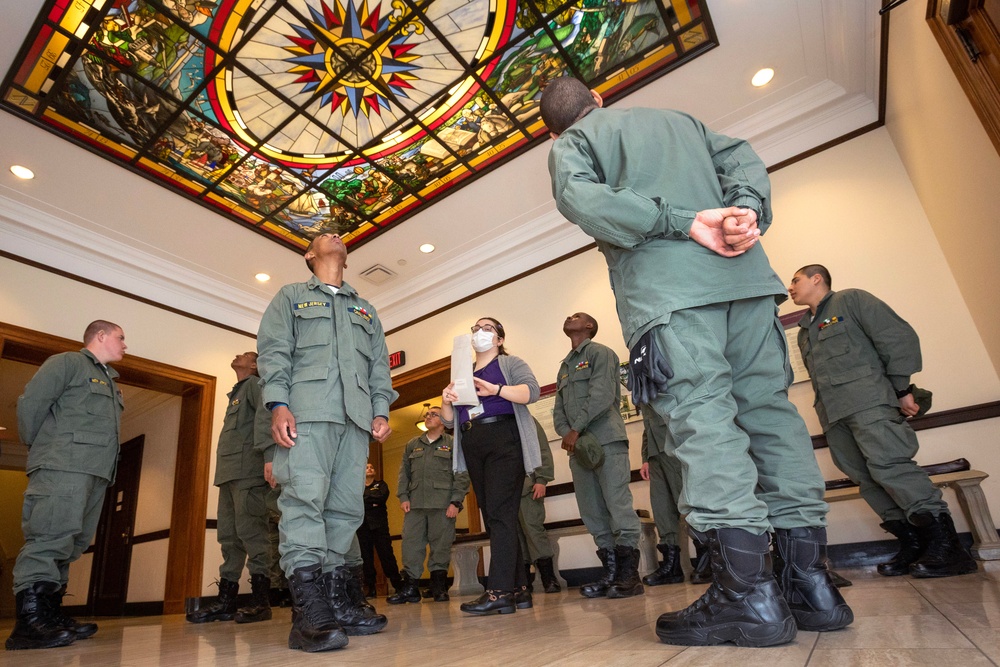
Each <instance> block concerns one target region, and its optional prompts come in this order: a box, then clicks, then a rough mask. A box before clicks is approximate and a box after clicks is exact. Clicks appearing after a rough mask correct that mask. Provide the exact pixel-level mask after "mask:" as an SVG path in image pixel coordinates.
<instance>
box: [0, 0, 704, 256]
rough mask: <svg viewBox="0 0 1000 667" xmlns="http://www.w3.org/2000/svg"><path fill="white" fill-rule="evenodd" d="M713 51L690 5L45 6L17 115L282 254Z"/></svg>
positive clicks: (304, 0)
mask: <svg viewBox="0 0 1000 667" xmlns="http://www.w3.org/2000/svg"><path fill="white" fill-rule="evenodd" d="M715 44H716V40H715V35H714V31H713V29H712V25H711V21H710V19H709V16H708V14H707V11H706V9H705V6H704V0H50V1H49V2H48V3H47V4H46V6H45V7H44V8H43V10H42V12H41V16H40V19H39V21H38V23H37V24H36V27H35V30H34V32H33V33H32V34H30V35H28V36H27V38H26V43H25V46H24V48H23V49H22V51H21V54H22V55H21V59H20V60H19V61H18V62H15V63H14V65H13V67H12V68H11V70H10V72H8V74H7V77H6V79H5V80H4V83H3V87H2V90H0V105H2V106H3V108H4V109H5V110H7V111H9V112H11V113H16V114H19V115H21V116H23V117H25V118H27V119H29V120H31V121H32V122H35V123H38V124H40V125H41V126H43V127H45V128H46V129H49V130H50V131H53V132H56V133H58V134H60V135H62V136H64V137H66V138H68V139H70V140H72V141H75V142H77V143H79V144H81V145H84V146H86V147H88V148H90V149H91V150H93V151H95V152H98V153H100V154H102V155H104V156H105V157H107V158H109V159H112V160H115V161H117V162H119V163H120V164H122V165H123V166H124V167H126V168H128V169H131V170H133V171H136V172H138V173H140V174H142V175H144V176H146V177H147V178H149V179H151V180H154V181H156V182H158V183H161V184H163V185H165V186H168V187H171V188H173V189H175V190H176V191H177V192H178V193H180V194H183V195H184V196H187V197H190V198H192V199H194V200H196V201H198V202H200V203H202V204H204V205H205V206H207V207H210V208H211V209H213V210H215V211H218V212H220V213H222V214H223V215H225V216H226V217H228V218H231V219H233V220H236V221H238V222H240V223H242V224H245V225H249V226H252V227H253V228H254V229H256V230H258V231H260V232H261V233H263V234H266V235H268V236H271V237H272V238H274V239H275V240H277V241H279V242H281V243H284V244H287V245H289V246H291V247H293V248H298V249H302V248H304V247H305V246H306V245H307V244H308V242H309V239H310V238H312V237H313V236H314V235H315V234H317V233H320V232H324V231H336V232H338V233H340V234H341V235H342V236H343V237H344V238H345V241H346V242H347V243H348V245H356V244H358V243H360V242H363V241H364V240H366V239H368V238H371V237H372V236H373V235H375V234H377V233H379V232H380V231H382V230H384V229H386V228H388V227H390V226H392V225H394V224H397V223H399V222H401V221H403V220H405V219H406V218H407V217H409V216H411V215H412V214H413V213H415V212H416V211H418V210H420V209H421V208H422V207H424V206H428V205H430V204H432V203H433V202H434V201H435V200H437V199H438V198H440V197H441V196H443V195H446V194H447V193H449V192H452V191H454V190H455V188H457V187H460V186H461V185H463V184H465V183H469V182H471V181H472V180H473V179H475V178H477V177H479V176H482V175H483V174H485V173H487V172H489V171H490V170H491V169H493V168H494V167H496V166H498V165H499V164H502V163H503V162H505V161H507V160H510V159H511V158H513V157H515V156H516V155H518V154H520V153H521V152H523V151H524V150H526V149H527V148H528V147H530V146H531V145H533V144H535V143H537V142H539V141H543V140H544V139H545V137H547V131H546V129H545V127H544V125H543V123H542V122H541V118H540V116H539V112H538V103H539V100H540V97H541V93H542V90H543V89H544V87H545V84H546V83H547V82H548V81H549V80H551V79H552V78H553V77H556V76H561V75H563V74H570V75H573V76H576V77H578V78H580V79H582V80H584V81H586V82H587V83H588V85H590V86H591V87H593V88H595V89H596V90H597V91H598V92H600V93H601V94H602V95H603V96H604V98H605V100H607V101H608V102H613V101H614V100H615V99H617V98H618V97H620V96H622V95H624V94H625V93H627V92H629V91H630V90H634V89H635V87H637V86H640V85H643V84H644V83H646V82H648V81H650V80H652V79H653V78H655V77H657V76H660V75H662V74H664V73H666V72H667V71H669V70H670V69H672V68H674V67H677V66H679V65H680V64H682V63H683V62H685V61H687V60H690V59H691V58H694V57H697V56H698V55H700V54H701V53H703V52H705V51H706V50H708V49H710V48H712V47H713V46H714V45H715Z"/></svg>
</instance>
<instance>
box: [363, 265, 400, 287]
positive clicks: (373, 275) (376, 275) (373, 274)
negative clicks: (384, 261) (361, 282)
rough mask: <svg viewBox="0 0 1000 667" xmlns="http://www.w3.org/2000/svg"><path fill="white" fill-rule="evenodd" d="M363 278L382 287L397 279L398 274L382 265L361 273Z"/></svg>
mask: <svg viewBox="0 0 1000 667" xmlns="http://www.w3.org/2000/svg"><path fill="white" fill-rule="evenodd" d="M361 277H362V278H364V279H365V280H367V281H368V282H370V283H373V284H375V285H381V284H383V283H386V282H388V281H390V280H392V279H393V278H395V277H396V274H395V273H393V272H392V271H390V270H389V269H387V268H385V267H384V266H382V265H381V264H376V265H375V266H373V267H371V268H368V269H365V270H364V271H362V272H361Z"/></svg>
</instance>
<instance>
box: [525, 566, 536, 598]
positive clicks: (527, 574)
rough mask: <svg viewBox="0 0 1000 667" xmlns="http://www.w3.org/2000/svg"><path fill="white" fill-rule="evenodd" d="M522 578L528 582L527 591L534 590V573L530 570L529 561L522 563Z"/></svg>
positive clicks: (532, 591) (531, 591)
mask: <svg viewBox="0 0 1000 667" xmlns="http://www.w3.org/2000/svg"><path fill="white" fill-rule="evenodd" d="M524 579H525V581H527V582H528V592H529V593H534V592H535V573H534V572H532V571H531V563H525V564H524Z"/></svg>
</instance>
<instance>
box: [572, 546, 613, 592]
mask: <svg viewBox="0 0 1000 667" xmlns="http://www.w3.org/2000/svg"><path fill="white" fill-rule="evenodd" d="M597 557H598V558H600V559H601V565H603V566H604V574H603V575H602V576H601V578H600V579H598V580H597V581H595V582H594V583H592V584H584V585H583V586H580V595H582V596H583V597H585V598H603V597H606V596H607V594H608V589H609V588H610V587H611V583H612V582H613V581H614V580H615V575H616V574H617V572H618V559H617V556H616V555H615V552H614V550H612V549H598V550H597Z"/></svg>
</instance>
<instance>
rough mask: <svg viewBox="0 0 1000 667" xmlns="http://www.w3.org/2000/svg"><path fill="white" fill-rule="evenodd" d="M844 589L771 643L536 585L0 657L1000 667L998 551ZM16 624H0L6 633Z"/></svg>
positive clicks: (664, 589)
mask: <svg viewBox="0 0 1000 667" xmlns="http://www.w3.org/2000/svg"><path fill="white" fill-rule="evenodd" d="M842 573H843V574H844V575H846V576H848V577H849V578H850V579H852V580H853V581H854V585H853V586H851V587H849V588H845V589H842V590H843V592H844V596H845V598H847V601H848V602H849V603H850V604H851V606H852V607H853V609H854V614H855V621H854V624H853V625H851V626H850V627H849V628H847V629H845V630H842V631H839V632H832V633H825V634H819V633H814V632H800V633H799V635H798V637H797V638H796V640H795V642H793V643H792V644H789V645H787V646H782V647H777V648H769V649H739V648H719V647H712V648H701V647H691V648H685V647H675V646H667V645H665V644H661V643H660V642H659V641H657V639H656V636H655V635H654V633H653V625H654V623H655V621H656V617H657V616H659V615H660V614H661V613H663V612H665V611H670V610H675V609H679V608H681V607H683V606H685V605H686V604H687V602H688V601H690V600H692V599H694V598H695V597H697V595H700V594H701V592H702V591H703V590H704V588H705V586H704V585H702V586H692V585H688V584H678V585H674V586H660V587H657V588H647V589H646V595H644V596H642V597H637V598H631V599H627V600H587V599H585V598H582V597H581V596H580V595H579V593H578V591H577V590H576V589H572V590H570V591H568V592H566V591H564V592H562V593H558V594H552V595H544V594H539V595H536V596H535V607H534V609H529V610H522V611H518V612H517V613H516V614H512V615H507V616H492V617H482V618H479V617H470V616H467V615H465V614H462V613H461V612H460V611H459V610H458V603H459V602H460V600H453V601H452V602H451V603H449V604H444V603H434V602H429V601H425V602H423V603H421V604H407V605H404V606H401V607H393V606H389V605H387V604H385V600H384V599H383V598H379V599H378V600H376V601H375V604H376V606H377V607H378V609H379V611H381V612H382V613H385V614H386V615H388V616H389V626H388V627H387V628H386V630H385V631H384V632H382V633H381V634H378V635H375V636H371V637H351V640H350V644H349V645H348V646H347V647H346V648H344V649H341V650H338V651H332V652H329V653H317V654H306V653H302V652H300V651H289V650H288V649H287V648H286V640H287V637H288V628H289V625H290V622H291V621H290V612H289V610H287V609H281V610H275V618H274V619H273V620H271V621H269V622H266V623H256V624H253V625H236V624H234V623H213V624H210V625H202V626H195V625H191V624H188V623H185V622H184V618H183V616H163V617H143V618H130V619H99V622H100V626H101V629H100V631H99V632H98V634H97V635H96V636H95V637H93V638H92V639H88V640H85V641H80V642H77V643H75V644H74V645H72V646H69V647H65V648H59V649H50V650H45V651H18V652H0V665H12V666H17V667H34V666H35V665H38V666H45V667H51V666H59V665H88V666H89V665H95V666H96V665H101V666H105V665H135V666H140V665H172V666H173V665H176V666H178V667H183V666H187V665H247V666H251V667H264V666H266V665H287V664H294V665H311V664H325V665H362V664H367V665H370V667H388V666H391V665H399V666H401V667H402V666H404V665H405V666H407V667H413V666H419V667H438V666H442V667H443V666H446V665H481V666H493V665H501V666H505V665H509V666H510V667H528V666H534V665H538V666H541V665H559V666H571V665H572V666H586V667H592V666H600V665H622V666H624V667H646V666H649V667H652V666H654V665H670V667H674V666H679V665H698V666H702V665H725V666H726V667H732V666H734V665H736V666H738V667H757V666H758V665H759V666H760V667H786V666H787V667H800V666H806V665H808V666H809V667H855V666H856V667H868V666H872V667H876V666H877V667H883V666H893V667H903V666H910V665H928V666H931V665H933V666H934V667H945V666H949V665H955V666H961V667H978V666H980V665H984V666H985V665H994V666H997V665H1000V562H995V563H990V564H988V565H987V566H986V567H985V568H983V569H981V571H980V572H979V573H977V574H972V575H967V576H963V577H954V578H950V579H941V580H927V579H923V580H920V579H911V578H910V577H898V578H892V579H888V578H885V577H880V576H878V575H877V574H875V572H874V570H873V569H871V570H868V569H866V570H844V571H843V572H842ZM11 625H12V621H10V620H4V621H0V632H2V635H3V637H6V636H7V634H9V632H10V627H11Z"/></svg>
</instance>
